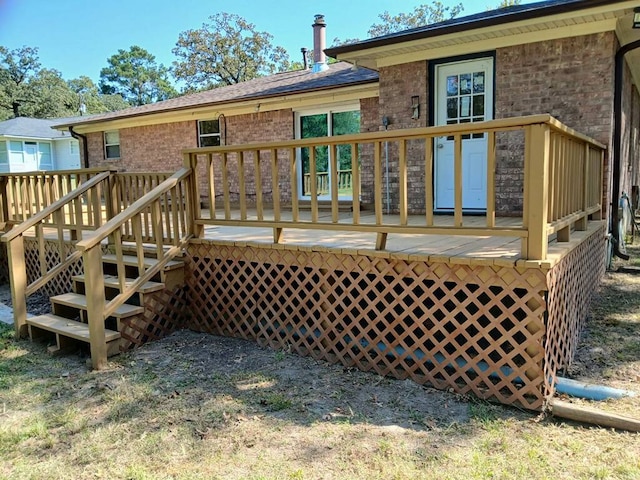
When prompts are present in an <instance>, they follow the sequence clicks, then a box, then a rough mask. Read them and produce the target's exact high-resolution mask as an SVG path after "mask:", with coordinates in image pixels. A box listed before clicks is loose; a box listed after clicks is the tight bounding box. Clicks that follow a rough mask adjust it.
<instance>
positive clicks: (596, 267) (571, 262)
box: [545, 225, 606, 395]
mask: <svg viewBox="0 0 640 480" xmlns="http://www.w3.org/2000/svg"><path fill="white" fill-rule="evenodd" d="M604 228H605V227H604V225H603V226H602V228H601V229H598V230H597V231H596V232H595V233H593V234H592V235H591V236H590V237H589V238H588V239H586V240H585V241H584V242H582V243H581V244H580V245H578V247H577V248H575V249H573V250H572V251H571V252H570V253H569V254H568V255H567V256H565V257H564V258H563V259H562V260H560V262H559V263H558V264H557V265H556V266H555V267H553V268H552V269H551V270H550V271H549V273H548V280H547V282H548V284H549V293H548V296H547V310H548V314H547V327H546V331H547V334H546V338H545V379H547V380H548V381H547V386H546V394H547V395H551V394H552V393H553V391H554V386H555V380H556V374H557V373H558V372H559V371H560V370H563V369H566V368H568V367H569V365H570V364H571V361H572V360H573V355H574V354H575V351H576V347H577V345H578V341H579V339H580V333H581V332H582V329H583V327H584V324H585V321H586V319H587V314H588V311H589V305H590V303H591V299H592V298H593V294H594V292H595V290H596V288H597V287H598V285H599V283H600V279H601V278H602V276H603V275H604V272H605V246H606V245H605V236H604Z"/></svg>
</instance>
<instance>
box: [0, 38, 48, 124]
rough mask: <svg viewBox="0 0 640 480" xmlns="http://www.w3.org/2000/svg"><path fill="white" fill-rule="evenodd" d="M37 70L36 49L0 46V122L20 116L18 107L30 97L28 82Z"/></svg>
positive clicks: (38, 65) (38, 63)
mask: <svg viewBox="0 0 640 480" xmlns="http://www.w3.org/2000/svg"><path fill="white" fill-rule="evenodd" d="M39 70H40V62H39V61H38V49H37V48H32V47H26V46H25V47H22V48H16V49H14V50H9V49H8V48H6V47H3V46H0V109H1V110H3V111H2V112H0V120H5V119H7V118H10V117H11V116H13V117H18V116H20V114H21V108H20V107H21V106H22V105H23V104H24V103H25V102H27V101H29V97H31V92H30V91H29V87H28V83H29V80H30V79H31V78H33V77H34V76H35V75H36V74H37V72H38V71H39Z"/></svg>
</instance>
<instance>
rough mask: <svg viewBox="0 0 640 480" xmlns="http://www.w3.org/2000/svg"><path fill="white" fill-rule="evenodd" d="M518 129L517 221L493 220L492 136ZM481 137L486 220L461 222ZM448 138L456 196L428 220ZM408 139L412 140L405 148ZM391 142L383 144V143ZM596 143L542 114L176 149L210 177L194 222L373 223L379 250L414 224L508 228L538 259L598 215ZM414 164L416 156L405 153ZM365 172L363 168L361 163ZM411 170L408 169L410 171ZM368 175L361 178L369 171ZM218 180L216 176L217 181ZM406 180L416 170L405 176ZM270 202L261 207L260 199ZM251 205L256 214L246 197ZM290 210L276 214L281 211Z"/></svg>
mask: <svg viewBox="0 0 640 480" xmlns="http://www.w3.org/2000/svg"><path fill="white" fill-rule="evenodd" d="M513 132H516V133H518V132H520V135H522V132H524V145H521V147H522V148H520V149H519V150H521V153H519V154H520V155H521V156H522V157H523V158H522V163H523V165H524V199H523V202H524V205H523V222H522V223H523V226H522V227H504V226H499V225H496V221H495V218H496V209H495V205H496V186H495V184H496V181H495V168H496V158H497V157H496V149H497V144H498V140H499V139H498V138H497V136H498V135H500V136H504V135H509V134H511V133H513ZM479 135H484V136H485V137H486V138H487V152H486V157H487V174H486V178H485V179H484V181H485V182H486V185H487V198H486V224H485V225H484V226H479V227H478V226H470V225H467V224H465V223H464V216H463V211H464V209H463V204H462V201H463V194H464V192H463V183H464V182H463V155H464V148H465V146H464V142H463V140H464V139H465V138H470V136H473V137H474V138H477V137H478V136H479ZM445 136H446V137H450V138H452V139H453V142H454V148H453V150H454V154H453V157H454V158H453V165H454V168H453V170H454V175H453V178H454V179H453V184H452V189H453V191H454V198H455V205H454V208H453V210H452V213H453V217H454V224H453V226H448V227H443V226H437V225H435V224H434V215H433V211H434V192H433V185H434V183H433V182H434V174H433V172H434V161H435V157H434V148H433V145H434V140H435V139H437V138H438V137H445ZM415 143H419V144H420V145H421V148H420V149H415V148H410V147H411V146H412V145H414V144H415ZM389 145H391V148H385V146H387V147H388V146H389ZM338 148H340V149H341V150H342V151H344V150H345V149H350V151H351V162H352V165H351V167H352V168H351V172H352V177H351V184H352V191H353V196H352V200H351V205H352V209H351V210H352V213H351V215H350V216H349V217H348V218H345V216H344V214H343V215H341V214H340V213H339V212H340V211H341V210H340V203H339V200H340V198H339V184H340V182H339V179H338V155H337V151H338ZM302 150H304V151H305V152H306V160H305V162H308V170H309V173H308V175H307V174H305V176H304V180H305V182H307V188H308V189H309V197H308V201H309V202H310V206H311V217H310V220H304V219H302V218H301V216H300V202H299V198H300V193H301V192H300V191H299V188H300V186H299V184H298V178H299V175H300V172H301V171H302V165H301V155H300V152H301V151H302ZM387 150H390V151H392V152H395V153H394V155H396V157H395V161H397V166H398V172H397V192H395V194H396V196H397V198H398V201H397V213H398V214H399V215H398V217H397V218H398V221H397V222H396V223H390V221H389V220H388V219H389V218H391V217H389V216H385V215H384V213H385V208H384V203H385V202H384V198H385V196H386V195H387V194H388V193H389V192H388V191H387V190H386V189H385V188H386V187H385V182H384V173H383V172H384V168H383V167H384V165H383V163H384V162H383V158H384V154H385V153H386V152H387ZM416 150H417V151H420V152H424V158H421V159H420V160H419V163H421V164H422V165H423V167H422V170H421V172H422V173H423V177H424V181H423V184H422V189H423V191H424V196H425V198H424V204H425V215H424V220H423V223H422V224H419V225H416V224H414V223H412V224H411V225H410V224H409V223H408V212H409V202H410V200H411V198H410V196H409V190H408V181H409V175H410V173H409V169H408V160H409V158H410V155H412V153H411V152H414V151H416ZM325 151H327V152H328V154H327V158H326V159H324V160H323V161H325V160H326V161H327V162H328V163H329V172H331V173H330V174H318V173H317V172H316V164H317V160H318V158H317V157H318V155H319V152H325ZM365 151H367V152H371V154H372V156H373V175H372V178H373V180H372V182H370V183H367V184H363V183H362V180H361V178H365V176H364V175H362V173H364V172H362V171H361V161H360V157H361V156H362V155H363V152H365ZM603 152H604V146H603V145H601V144H599V143H597V142H596V141H594V140H592V139H590V138H588V137H586V136H584V135H581V134H579V133H578V132H576V131H574V130H572V129H570V128H568V127H566V126H564V125H563V124H561V123H560V122H558V121H557V120H555V119H554V118H552V117H551V116H549V115H534V116H530V117H520V118H511V119H504V120H493V121H489V122H478V123H472V124H461V125H447V126H442V127H428V128H419V129H407V130H395V131H385V132H371V133H363V134H357V135H345V136H338V137H327V138H315V139H304V140H294V141H286V142H274V143H265V144H250V145H235V146H223V147H209V148H201V149H192V150H187V151H185V155H186V156H187V157H188V158H187V160H186V161H187V162H188V163H189V164H190V165H191V166H192V167H193V168H195V167H196V166H197V163H198V162H203V161H204V162H205V164H206V166H207V175H208V180H209V187H208V191H206V192H203V193H204V196H205V197H208V204H209V205H210V211H211V214H210V218H203V217H202V216H200V217H198V219H197V222H198V223H199V224H200V225H228V226H255V227H269V228H273V232H274V242H276V243H278V242H280V241H281V240H282V238H283V237H282V235H283V229H285V228H304V229H318V230H343V231H344V230H352V231H363V232H375V233H376V234H377V241H376V248H378V249H384V248H385V246H386V238H387V235H388V234H389V233H410V234H416V233H423V234H441V235H482V236H507V237H514V238H520V239H521V240H522V257H523V258H525V259H529V260H544V259H545V258H546V254H547V245H548V241H549V235H551V234H553V233H556V232H557V233H558V239H559V240H560V241H567V240H568V239H569V232H570V231H571V228H577V229H584V228H586V222H587V221H588V218H589V216H595V217H597V218H599V211H600V209H601V205H600V202H601V200H600V199H601V198H602V181H601V179H602V172H603V164H602V163H603ZM411 160H412V162H413V164H416V161H417V160H416V159H415V158H412V159H411ZM366 173H368V174H370V173H371V172H366ZM326 175H330V176H331V178H329V180H328V189H329V197H330V200H329V201H330V205H331V219H330V220H322V219H321V218H320V216H319V208H320V200H319V199H318V197H319V194H320V193H322V192H321V191H320V189H323V188H324V186H323V185H325V183H324V177H325V176H326ZM411 175H412V176H416V175H415V173H411ZM370 177H371V175H368V176H367V178H370ZM216 179H217V180H216ZM413 180H414V181H415V179H413ZM365 189H367V190H368V191H371V192H372V193H373V195H372V196H373V208H374V210H375V219H376V220H375V223H374V224H371V223H364V222H362V221H361V219H360V208H361V193H362V192H363V191H364V190H365ZM268 202H270V203H271V204H272V206H273V209H272V210H269V212H272V213H269V214H268V215H267V214H266V213H265V212H266V211H265V208H264V205H265V203H268ZM250 204H255V206H256V207H255V208H256V212H255V214H253V213H251V214H250V212H249V208H248V206H249V205H250ZM285 209H287V210H289V209H290V210H291V214H290V218H291V219H289V216H287V219H286V220H285V219H284V218H283V215H282V212H283V211H284V210H285Z"/></svg>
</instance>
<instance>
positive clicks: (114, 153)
mask: <svg viewBox="0 0 640 480" xmlns="http://www.w3.org/2000/svg"><path fill="white" fill-rule="evenodd" d="M104 158H106V159H111V160H118V159H119V158H120V132H119V131H117V130H116V131H113V132H104Z"/></svg>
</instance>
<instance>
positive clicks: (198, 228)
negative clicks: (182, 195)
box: [183, 153, 204, 238]
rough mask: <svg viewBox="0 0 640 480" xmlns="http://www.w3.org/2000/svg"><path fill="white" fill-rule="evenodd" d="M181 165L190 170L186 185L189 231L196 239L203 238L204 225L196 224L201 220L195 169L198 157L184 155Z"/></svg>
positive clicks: (188, 154)
mask: <svg viewBox="0 0 640 480" xmlns="http://www.w3.org/2000/svg"><path fill="white" fill-rule="evenodd" d="M183 165H184V167H185V168H190V169H191V175H189V179H188V181H187V184H188V185H189V188H188V189H187V191H188V193H187V198H186V201H187V202H188V204H189V206H190V208H188V209H187V211H189V212H191V215H190V218H189V219H188V220H189V231H190V232H191V233H192V234H193V236H194V237H196V238H202V237H204V225H200V224H198V223H196V220H199V219H200V218H202V215H201V212H200V188H199V185H198V176H197V175H196V169H197V168H198V157H197V156H196V155H195V154H190V153H185V154H184V156H183Z"/></svg>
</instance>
